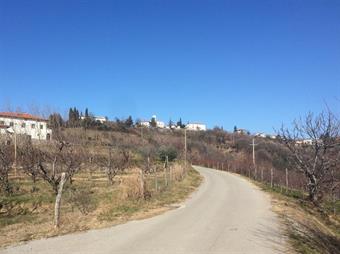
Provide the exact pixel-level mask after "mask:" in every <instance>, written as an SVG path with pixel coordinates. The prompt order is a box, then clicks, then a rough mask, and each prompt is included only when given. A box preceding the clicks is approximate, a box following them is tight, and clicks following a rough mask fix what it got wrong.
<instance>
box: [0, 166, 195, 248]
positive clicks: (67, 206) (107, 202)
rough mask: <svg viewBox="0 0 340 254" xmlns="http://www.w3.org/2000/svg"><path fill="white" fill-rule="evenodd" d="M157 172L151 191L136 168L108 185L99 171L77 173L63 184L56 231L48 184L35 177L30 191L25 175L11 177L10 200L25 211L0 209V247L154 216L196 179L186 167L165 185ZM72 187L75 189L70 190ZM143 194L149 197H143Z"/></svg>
mask: <svg viewBox="0 0 340 254" xmlns="http://www.w3.org/2000/svg"><path fill="white" fill-rule="evenodd" d="M158 175H159V176H158V177H159V182H158V185H159V186H160V187H161V188H160V189H159V190H155V185H154V178H153V177H152V176H151V175H146V176H144V177H145V178H144V187H145V189H144V191H142V190H141V189H140V186H141V185H140V183H141V181H140V180H141V179H140V175H139V170H137V169H135V170H132V172H129V173H128V174H124V175H119V176H117V177H116V178H115V183H114V185H110V184H108V182H107V179H106V177H105V175H104V174H103V173H101V172H93V173H92V174H91V177H90V176H89V173H86V172H84V173H82V174H79V175H77V176H76V177H75V178H74V183H73V187H72V186H70V185H69V184H68V185H66V187H65V191H64V194H63V199H62V210H61V227H60V228H59V229H55V228H54V227H53V224H52V219H53V205H54V196H53V193H52V192H51V190H50V188H49V186H48V185H46V183H44V182H42V181H39V182H38V183H37V187H38V188H39V191H38V192H36V193H31V192H30V191H29V190H30V189H31V187H32V185H31V182H30V180H29V179H27V178H25V177H23V178H19V179H17V180H16V185H17V186H18V188H19V193H18V194H17V195H15V196H12V197H10V198H11V199H14V200H18V201H20V202H19V203H20V206H22V207H23V208H25V209H24V211H26V212H24V213H22V214H20V215H19V214H13V215H10V216H8V215H4V214H1V213H0V246H1V247H5V246H8V245H12V244H16V243H19V242H23V241H28V240H32V239H39V238H44V237H52V236H56V235H63V234H68V233H72V232H78V231H84V230H89V229H95V228H103V227H108V226H112V225H117V224H121V223H124V222H126V221H128V220H136V219H143V218H147V217H150V216H154V215H157V214H160V213H162V212H164V211H166V210H169V209H171V206H170V205H171V204H174V203H178V202H181V201H182V200H184V199H185V198H187V197H188V195H189V194H190V193H191V192H192V191H194V190H195V189H196V188H197V187H198V186H199V185H200V182H201V176H200V175H199V174H198V173H197V172H196V171H194V170H191V171H190V172H189V173H188V174H187V175H186V177H185V178H184V179H183V180H181V181H172V182H171V184H170V185H169V186H167V187H166V186H165V183H164V175H162V173H158ZM74 190H77V191H78V192H77V193H74ZM142 193H144V194H143V196H144V198H142ZM145 193H150V195H149V196H147V195H145ZM72 195H76V196H72ZM72 197H73V198H74V197H75V198H77V199H78V201H79V202H77V203H78V204H77V205H75V204H74V202H71V200H72ZM34 200H39V201H40V204H39V206H38V208H36V209H35V210H34V211H31V208H32V204H33V203H34V202H33V201H34ZM85 201H86V202H85ZM88 203H90V204H91V207H90V208H89V207H85V208H86V213H84V209H85V208H84V207H82V206H83V205H88ZM26 208H27V209H26ZM81 208H82V209H81ZM81 211H83V212H81Z"/></svg>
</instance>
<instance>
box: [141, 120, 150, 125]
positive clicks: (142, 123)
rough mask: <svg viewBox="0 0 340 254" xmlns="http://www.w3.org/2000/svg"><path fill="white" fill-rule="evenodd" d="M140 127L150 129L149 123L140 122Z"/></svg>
mask: <svg viewBox="0 0 340 254" xmlns="http://www.w3.org/2000/svg"><path fill="white" fill-rule="evenodd" d="M140 125H141V126H143V127H150V121H145V120H143V121H140Z"/></svg>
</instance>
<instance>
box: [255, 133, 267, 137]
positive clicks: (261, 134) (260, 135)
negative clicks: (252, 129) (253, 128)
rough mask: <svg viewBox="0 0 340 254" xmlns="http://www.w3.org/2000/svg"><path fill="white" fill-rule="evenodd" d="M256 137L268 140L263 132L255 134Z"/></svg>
mask: <svg viewBox="0 0 340 254" xmlns="http://www.w3.org/2000/svg"><path fill="white" fill-rule="evenodd" d="M255 137H259V138H266V137H267V135H266V134H265V133H263V132H258V133H256V134H255Z"/></svg>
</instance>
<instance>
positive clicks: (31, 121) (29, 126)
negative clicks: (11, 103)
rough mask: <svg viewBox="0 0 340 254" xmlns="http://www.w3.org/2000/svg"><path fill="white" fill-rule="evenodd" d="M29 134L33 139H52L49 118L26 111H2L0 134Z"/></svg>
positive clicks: (0, 115) (0, 114) (0, 113)
mask: <svg viewBox="0 0 340 254" xmlns="http://www.w3.org/2000/svg"><path fill="white" fill-rule="evenodd" d="M6 133H12V134H19V135H20V134H21V135H28V136H30V137H31V138H32V139H38V140H50V139H51V136H52V130H51V129H49V128H47V120H45V119H42V118H40V117H37V116H33V115H30V114H26V113H13V112H0V134H6Z"/></svg>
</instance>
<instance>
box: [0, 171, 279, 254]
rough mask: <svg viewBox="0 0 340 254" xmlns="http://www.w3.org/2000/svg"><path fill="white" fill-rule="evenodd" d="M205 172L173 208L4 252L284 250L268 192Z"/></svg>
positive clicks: (183, 253) (262, 253)
mask: <svg viewBox="0 0 340 254" xmlns="http://www.w3.org/2000/svg"><path fill="white" fill-rule="evenodd" d="M195 168H196V169H197V170H198V171H199V172H200V173H201V174H202V175H203V176H204V178H205V180H204V182H203V184H202V185H201V187H200V188H199V190H198V191H197V192H195V193H194V194H193V196H192V197H191V198H190V199H188V200H187V201H186V202H185V203H183V205H182V206H181V207H180V208H178V209H175V210H172V211H169V212H166V213H165V214H163V215H159V216H156V217H153V218H150V219H145V220H140V221H132V222H128V223H126V224H123V225H119V226H115V227H111V228H107V229H100V230H91V231H88V232H85V233H77V234H72V235H66V236H61V237H55V238H50V239H42V240H36V241H32V242H29V243H28V244H24V245H20V246H17V247H10V248H8V249H5V250H3V251H0V253H35V254H38V253H43V254H48V253H81V254H85V253H89V254H90V253H91V254H99V253H100V254H102V253H103V254H104V253H105V254H106V253H114V254H120V253H121V254H127V253H138V254H153V253H155V254H156V253H157V254H161V253H169V254H190V253H195V254H199V253H202V254H203V253H204V254H206V253H216V254H217V253H218V254H219V253H221V254H222V253H251V254H256V253H258V254H266V253H285V250H284V249H285V247H284V246H285V239H284V237H283V236H282V233H281V231H280V225H279V222H278V219H277V217H276V215H275V214H274V213H273V212H271V207H270V200H269V197H268V196H267V195H266V194H264V193H262V192H261V191H260V190H258V188H257V187H255V186H254V185H252V184H251V183H249V182H248V181H247V180H245V179H243V178H241V177H238V176H235V175H232V174H228V173H225V172H221V171H216V170H212V169H207V168H202V167H195Z"/></svg>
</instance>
